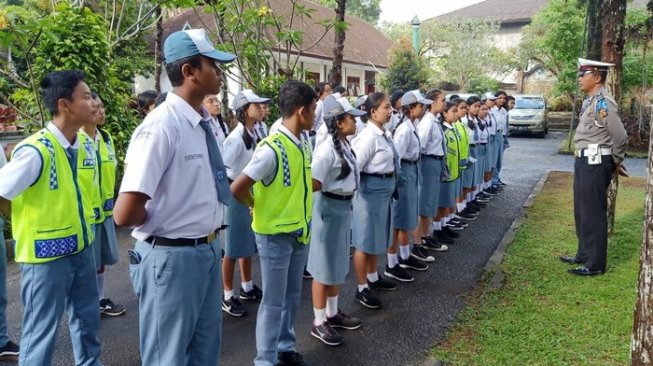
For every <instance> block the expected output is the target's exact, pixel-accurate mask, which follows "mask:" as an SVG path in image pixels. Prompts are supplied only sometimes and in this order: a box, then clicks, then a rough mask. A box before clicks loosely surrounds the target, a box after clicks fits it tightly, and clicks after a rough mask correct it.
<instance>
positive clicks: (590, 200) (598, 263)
mask: <svg viewBox="0 0 653 366" xmlns="http://www.w3.org/2000/svg"><path fill="white" fill-rule="evenodd" d="M579 63H580V71H581V72H583V71H594V70H599V71H607V69H608V67H609V66H612V64H607V63H602V62H597V61H590V60H584V59H580V60H579ZM627 140H628V136H627V134H626V130H625V129H624V126H623V124H622V123H621V119H620V117H619V113H618V106H617V102H616V101H615V100H614V98H613V97H612V96H611V95H610V94H609V93H608V91H607V90H606V89H605V88H601V89H600V90H599V91H598V93H597V94H595V95H591V96H588V97H587V99H585V100H584V101H583V107H582V109H581V113H580V118H579V122H578V127H577V128H576V133H575V135H574V144H575V146H576V151H575V155H576V158H575V161H574V218H575V221H576V236H577V237H578V251H577V253H576V257H575V259H576V262H577V263H583V264H584V268H586V269H587V270H588V271H589V272H591V274H595V273H597V272H598V273H603V272H605V267H606V257H607V247H608V237H607V188H608V186H609V184H610V180H611V178H612V175H613V174H614V172H615V168H616V164H621V162H623V160H624V156H625V153H626V147H627ZM581 268H582V267H581ZM575 270H578V269H575ZM575 270H574V269H572V270H570V271H572V272H573V271H575ZM586 272H587V271H586ZM574 273H575V272H574ZM577 274H585V273H577Z"/></svg>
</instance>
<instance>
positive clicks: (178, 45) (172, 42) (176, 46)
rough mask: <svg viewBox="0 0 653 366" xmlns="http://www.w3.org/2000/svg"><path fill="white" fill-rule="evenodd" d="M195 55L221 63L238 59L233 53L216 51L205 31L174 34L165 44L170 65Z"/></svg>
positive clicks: (166, 58)
mask: <svg viewBox="0 0 653 366" xmlns="http://www.w3.org/2000/svg"><path fill="white" fill-rule="evenodd" d="M195 55H202V56H206V57H208V58H212V59H214V60H216V61H217V62H221V63H226V62H231V61H233V60H234V59H236V56H235V55H232V54H231V53H227V52H222V51H218V50H216V49H215V47H213V44H212V43H211V41H209V37H208V36H207V34H206V30H204V29H188V30H183V31H178V32H174V33H172V34H171V35H169V36H168V38H166V40H165V42H164V43H163V56H164V57H165V62H166V63H168V64H169V63H171V62H175V61H177V60H181V59H182V58H186V57H191V56H195Z"/></svg>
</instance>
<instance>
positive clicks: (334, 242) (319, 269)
mask: <svg viewBox="0 0 653 366" xmlns="http://www.w3.org/2000/svg"><path fill="white" fill-rule="evenodd" d="M351 219H352V201H342V200H338V199H333V198H329V197H327V196H325V195H323V194H322V193H316V194H315V196H314V199H313V221H312V222H311V232H312V233H311V245H310V247H309V249H308V265H307V268H306V269H307V270H308V272H310V273H311V275H313V278H315V280H317V282H319V283H321V284H324V285H339V284H341V283H344V282H345V277H346V276H347V273H349V242H350V240H351V234H350V231H349V230H350V228H351Z"/></svg>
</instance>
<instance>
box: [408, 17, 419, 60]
mask: <svg viewBox="0 0 653 366" xmlns="http://www.w3.org/2000/svg"><path fill="white" fill-rule="evenodd" d="M421 24H422V23H421V22H420V21H419V18H418V17H417V15H415V17H414V18H413V20H411V21H410V25H412V26H413V50H415V54H416V55H417V54H419V26H420V25H421Z"/></svg>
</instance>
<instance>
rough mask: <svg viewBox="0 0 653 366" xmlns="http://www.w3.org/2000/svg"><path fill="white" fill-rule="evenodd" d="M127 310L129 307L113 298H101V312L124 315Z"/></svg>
mask: <svg viewBox="0 0 653 366" xmlns="http://www.w3.org/2000/svg"><path fill="white" fill-rule="evenodd" d="M126 310H127V309H126V308H125V307H124V306H122V305H120V304H116V303H114V302H113V301H111V299H102V300H100V314H104V315H108V316H120V315H123V314H124V313H125V311H126Z"/></svg>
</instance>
